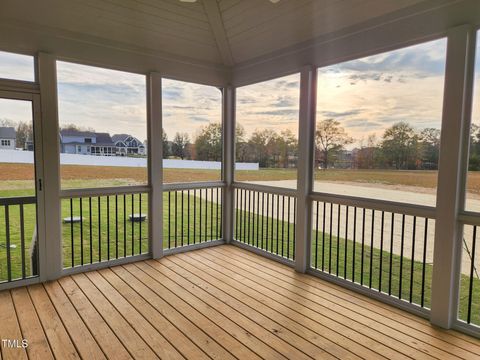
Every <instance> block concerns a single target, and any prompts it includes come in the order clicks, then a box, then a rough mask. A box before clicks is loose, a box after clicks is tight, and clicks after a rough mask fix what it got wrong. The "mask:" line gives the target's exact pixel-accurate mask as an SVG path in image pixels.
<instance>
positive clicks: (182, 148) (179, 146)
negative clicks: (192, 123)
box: [172, 132, 190, 160]
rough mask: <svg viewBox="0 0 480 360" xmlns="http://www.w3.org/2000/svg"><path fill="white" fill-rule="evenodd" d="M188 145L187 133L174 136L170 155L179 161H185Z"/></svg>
mask: <svg viewBox="0 0 480 360" xmlns="http://www.w3.org/2000/svg"><path fill="white" fill-rule="evenodd" d="M189 143H190V138H189V136H188V134H187V133H179V132H177V133H176V134H175V137H174V138H173V141H172V153H173V155H174V156H178V157H179V158H180V159H182V160H183V159H185V158H186V157H187V155H188V154H187V145H188V144H189Z"/></svg>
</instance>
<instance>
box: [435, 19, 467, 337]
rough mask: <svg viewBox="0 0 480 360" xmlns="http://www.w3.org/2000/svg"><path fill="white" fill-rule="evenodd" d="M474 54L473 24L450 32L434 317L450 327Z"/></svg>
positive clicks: (455, 297) (459, 249) (454, 312)
mask: <svg viewBox="0 0 480 360" xmlns="http://www.w3.org/2000/svg"><path fill="white" fill-rule="evenodd" d="M474 51H475V33H474V30H473V28H472V27H471V26H470V25H462V26H458V27H455V28H452V29H450V30H448V32H447V60H446V68H445V87H444V100H443V114H442V130H441V139H440V144H441V146H440V160H439V171H438V186H437V207H436V209H437V211H436V214H437V216H436V221H435V246H434V254H433V274H432V295H431V315H430V321H431V322H432V324H434V325H437V326H440V327H443V328H447V329H448V328H451V327H452V325H453V324H454V322H455V320H456V318H457V311H458V297H459V280H460V272H461V255H462V236H463V231H462V230H463V227H462V225H461V224H460V223H459V222H458V221H457V216H458V214H459V211H462V210H463V207H464V197H465V192H464V188H465V179H466V169H467V167H468V159H467V154H468V137H469V127H470V116H471V94H472V86H473V81H472V77H473V66H474V64H473V62H474Z"/></svg>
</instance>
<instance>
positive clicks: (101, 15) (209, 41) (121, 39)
mask: <svg viewBox="0 0 480 360" xmlns="http://www.w3.org/2000/svg"><path fill="white" fill-rule="evenodd" d="M476 1H478V0H476ZM466 2H470V3H471V2H472V0H279V1H278V2H277V3H272V2H271V1H269V0H196V1H195V2H182V1H180V0H35V1H32V0H1V1H0V49H2V48H3V49H5V47H7V48H12V49H13V50H16V49H18V50H19V51H25V52H28V51H32V52H35V51H39V50H41V51H47V52H52V53H57V54H59V55H63V57H64V58H65V57H66V58H71V59H79V61H85V60H87V61H90V60H88V58H89V57H92V56H90V55H91V54H94V55H95V56H93V57H97V58H98V59H93V57H92V59H91V62H92V63H95V62H98V63H99V64H102V63H106V62H111V63H112V65H113V64H114V63H116V64H118V66H119V67H121V66H122V63H121V60H120V59H118V58H119V57H125V58H128V57H129V56H132V58H131V59H130V63H131V64H135V63H138V64H139V66H138V69H139V71H143V69H146V68H150V69H151V68H158V66H156V65H158V61H157V60H158V59H161V61H163V63H162V65H164V63H165V62H166V63H167V65H168V66H169V67H170V68H169V69H174V68H175V66H176V65H177V64H179V63H181V64H183V65H185V66H191V67H192V69H198V68H200V69H201V68H202V67H203V68H205V69H207V68H208V69H217V70H215V71H220V72H228V71H230V69H235V68H237V67H239V68H241V67H242V66H243V65H245V64H249V63H251V62H252V61H259V60H261V59H264V58H268V56H273V55H275V54H278V53H281V52H283V53H286V52H288V51H293V50H292V49H294V48H295V47H298V46H302V44H306V43H309V42H314V41H317V40H316V39H319V38H323V39H324V38H326V37H328V36H337V37H341V36H345V34H348V32H349V31H350V30H349V29H351V31H352V32H353V31H358V29H359V28H361V29H370V28H372V27H374V26H378V25H379V24H383V23H386V22H389V21H394V20H398V19H404V18H408V17H411V16H414V15H418V14H422V13H425V12H428V11H433V10H435V9H437V10H438V9H439V8H441V9H444V10H442V11H444V13H445V16H448V12H451V10H450V9H449V8H448V6H452V4H454V5H455V4H459V3H466ZM455 6H456V5H455ZM437 12H438V11H437ZM442 14H443V13H442ZM442 16H443V15H442ZM421 25H422V24H419V26H421ZM332 34H333V35H332ZM335 34H337V35H335ZM93 48H95V50H92V49H93ZM109 49H110V54H109V52H108V50H109ZM114 50H115V51H119V52H118V53H117V54H122V56H118V55H111V54H114V53H115V52H114ZM97 55H98V56H97ZM109 57H110V58H109ZM134 57H135V59H134ZM142 57H143V58H144V59H145V60H144V64H140V62H141V61H140V60H139V59H143V58H142ZM125 61H126V62H128V59H127V60H125ZM168 66H166V67H167V68H168ZM164 68H165V67H164ZM133 70H135V69H133ZM192 72H194V71H192ZM221 76H223V75H220V77H221Z"/></svg>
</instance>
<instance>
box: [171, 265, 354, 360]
mask: <svg viewBox="0 0 480 360" xmlns="http://www.w3.org/2000/svg"><path fill="white" fill-rule="evenodd" d="M176 266H178V267H181V266H180V265H178V264H176ZM185 270H186V271H188V272H189V273H191V274H193V275H195V274H194V273H193V272H192V271H190V270H188V269H185ZM173 271H175V270H173ZM175 272H176V271H175ZM176 273H177V274H178V272H176ZM180 276H181V275H180ZM211 277H212V278H213V276H211ZM199 278H200V277H199ZM200 279H201V281H203V282H205V283H207V284H210V285H211V286H212V287H215V288H216V289H217V290H219V291H222V292H223V293H226V291H225V290H222V289H220V288H218V287H217V286H215V284H214V283H213V282H209V281H208V280H205V279H203V278H200ZM218 281H219V282H222V281H221V280H218ZM223 283H224V284H225V285H227V286H230V285H228V284H226V283H225V282H223ZM237 291H238V292H241V293H242V294H244V295H245V296H248V297H249V298H250V299H253V300H255V301H257V302H261V301H259V300H258V299H255V298H253V297H252V296H249V295H248V294H245V293H243V292H242V291H240V290H237ZM226 294H227V293H226ZM227 295H228V294H227ZM229 296H230V295H229ZM230 297H232V299H235V300H236V301H238V302H241V303H243V304H244V305H245V306H247V307H249V308H250V309H252V311H257V312H258V310H256V309H255V308H253V307H252V306H251V305H249V304H246V303H245V302H244V301H242V300H239V299H237V298H236V297H233V296H230ZM264 305H265V306H266V307H269V306H268V305H266V304H264ZM269 308H270V307H269ZM270 309H272V308H270ZM272 311H276V310H275V309H272ZM263 315H264V316H265V317H267V318H268V319H270V320H271V321H272V322H275V323H276V324H278V325H280V326H282V327H284V328H285V329H286V330H288V331H290V332H292V333H294V334H296V335H297V336H298V337H300V338H302V339H303V340H305V341H307V342H309V343H311V344H312V345H314V346H316V347H318V345H317V344H315V343H314V342H312V341H311V340H309V339H307V338H305V337H304V336H302V335H299V334H298V333H297V332H295V331H294V330H291V329H290V328H289V327H286V326H284V325H282V324H280V323H279V322H278V320H275V319H272V318H271V317H270V316H267V315H265V314H263ZM283 316H285V317H287V318H289V317H288V316H286V315H283ZM289 319H290V320H292V321H293V322H295V323H297V324H298V326H300V327H303V328H305V329H307V330H308V331H311V332H313V333H315V334H317V335H318V336H320V337H322V338H323V339H325V340H326V341H328V342H331V343H332V344H336V343H335V342H333V341H332V340H330V339H328V338H325V337H324V336H322V335H320V334H318V333H317V332H315V331H314V330H312V329H309V328H308V327H306V326H304V325H302V324H301V323H299V322H297V321H295V320H293V319H291V318H289ZM259 325H260V324H259ZM260 326H262V325H260ZM262 327H263V326H262ZM266 330H267V331H269V330H268V329H266ZM282 340H283V339H282ZM283 341H285V340H283ZM292 346H294V347H295V345H293V344H292ZM338 346H339V345H338ZM339 347H340V346H339ZM318 348H319V349H321V350H323V351H325V352H327V353H328V354H330V355H331V356H333V357H335V358H338V356H337V355H335V354H333V353H330V352H328V351H327V350H325V349H322V348H320V347H318ZM344 350H346V349H344ZM346 351H348V352H350V353H352V352H351V351H349V350H346ZM352 354H353V353H352ZM306 355H309V356H311V355H310V354H308V353H306ZM353 355H355V354H353ZM355 356H358V355H355Z"/></svg>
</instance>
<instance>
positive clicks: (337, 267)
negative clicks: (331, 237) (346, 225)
mask: <svg viewBox="0 0 480 360" xmlns="http://www.w3.org/2000/svg"><path fill="white" fill-rule="evenodd" d="M341 210H342V207H341V205H340V204H338V205H337V251H336V253H337V254H336V255H337V256H336V258H337V263H336V264H335V265H336V271H335V275H337V276H338V269H339V262H340V214H341Z"/></svg>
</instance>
